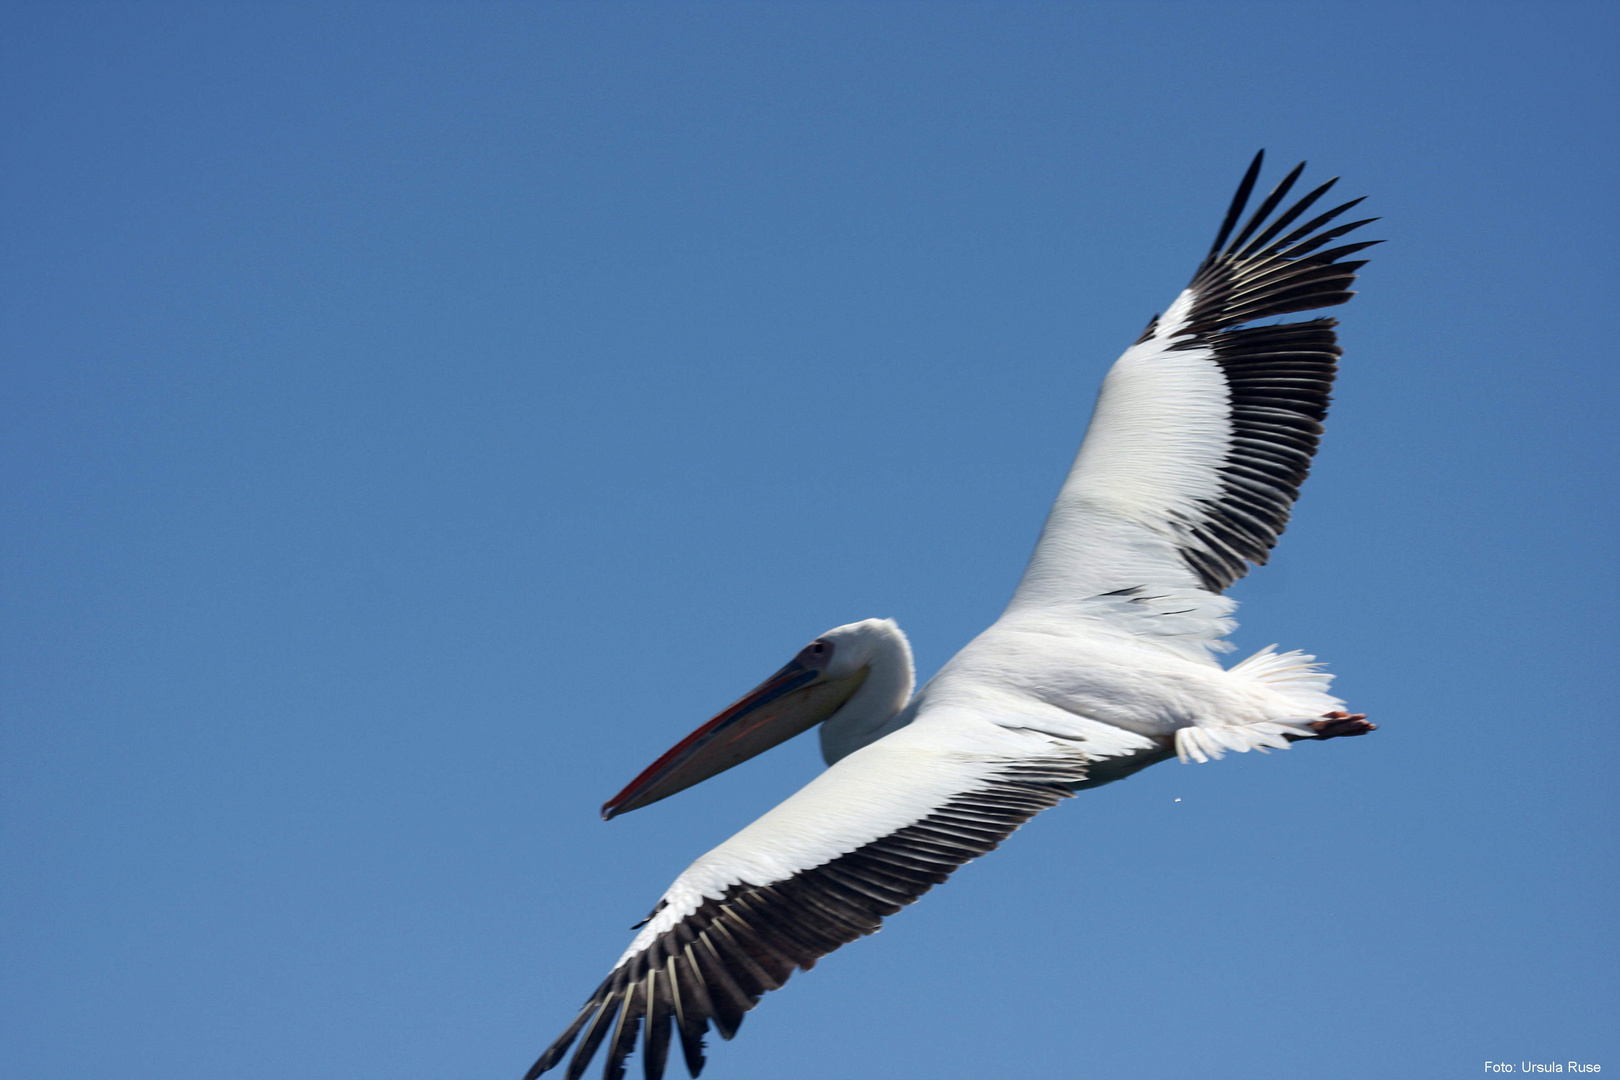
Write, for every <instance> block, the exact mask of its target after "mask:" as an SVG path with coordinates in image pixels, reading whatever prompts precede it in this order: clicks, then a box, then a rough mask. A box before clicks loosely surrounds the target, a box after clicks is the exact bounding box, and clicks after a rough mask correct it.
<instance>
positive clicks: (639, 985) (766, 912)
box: [525, 729, 1086, 1080]
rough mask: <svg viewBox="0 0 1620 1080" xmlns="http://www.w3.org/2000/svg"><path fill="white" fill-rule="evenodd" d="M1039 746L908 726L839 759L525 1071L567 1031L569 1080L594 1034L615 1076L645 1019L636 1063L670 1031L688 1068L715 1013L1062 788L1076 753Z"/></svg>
mask: <svg viewBox="0 0 1620 1080" xmlns="http://www.w3.org/2000/svg"><path fill="white" fill-rule="evenodd" d="M992 730H995V729H992ZM1004 737H1006V736H1005V735H1004ZM1047 755H1048V756H1043V757H1035V758H1030V759H1019V758H1007V759H1002V760H994V759H991V760H983V759H981V760H972V759H971V758H970V756H969V755H966V754H946V753H942V752H940V751H939V750H938V749H937V748H934V747H933V746H932V745H931V744H930V743H929V742H927V740H926V739H925V738H918V737H914V732H912V731H911V730H910V729H908V730H906V731H902V732H900V733H897V734H896V735H892V736H890V737H889V738H887V739H883V740H880V741H879V742H877V743H874V744H872V745H871V746H868V747H865V748H864V749H861V750H858V751H856V752H855V753H853V754H851V755H850V756H849V757H847V758H844V759H843V760H842V761H840V762H839V763H838V764H836V765H834V766H833V767H832V768H830V769H828V770H827V771H826V772H825V773H822V774H821V775H820V776H819V777H817V778H816V779H815V780H814V781H812V782H811V783H810V784H809V786H807V787H805V788H804V789H803V790H802V791H800V792H799V793H798V794H796V795H794V796H792V797H791V798H789V799H788V800H787V801H786V802H784V803H782V804H781V805H780V806H778V807H777V808H776V809H774V810H772V811H771V812H770V813H768V814H766V815H765V816H764V817H762V818H760V819H759V820H758V821H756V822H754V823H753V824H752V825H750V826H748V828H746V829H744V830H743V831H742V832H740V833H738V834H737V835H736V836H734V837H732V838H731V839H730V840H728V841H726V842H725V843H724V844H722V845H721V846H720V847H718V848H716V849H715V850H713V851H711V852H709V854H707V855H705V856H703V858H701V859H699V860H698V861H697V862H695V863H693V864H692V866H691V867H690V868H688V869H687V870H686V872H685V873H683V874H682V875H681V876H680V877H679V878H678V879H676V881H675V883H674V884H673V885H672V886H670V888H669V891H668V892H666V893H665V894H664V897H663V899H662V900H660V901H659V904H658V907H657V908H655V909H654V911H653V913H652V914H651V915H650V916H649V917H648V919H647V921H646V923H645V924H644V926H643V929H642V930H641V933H640V934H639V935H637V937H636V939H635V940H634V941H633V942H632V943H631V945H630V948H629V950H628V951H627V952H626V953H625V954H624V956H622V957H621V958H620V959H619V962H618V964H617V965H615V966H614V968H613V971H612V972H611V973H610V974H609V975H608V977H607V979H606V980H605V981H604V982H603V983H602V985H601V986H599V987H597V989H596V992H595V993H594V994H592V995H591V997H590V999H589V1000H588V1001H586V1003H585V1007H584V1009H583V1010H581V1012H580V1014H579V1016H578V1017H577V1018H576V1019H575V1020H574V1022H573V1024H572V1025H571V1026H570V1027H569V1028H568V1030H567V1031H565V1032H564V1033H563V1035H562V1037H561V1038H559V1039H558V1040H557V1041H556V1042H555V1043H553V1044H552V1046H551V1047H550V1048H549V1049H548V1050H547V1051H546V1052H545V1053H544V1054H542V1055H541V1056H540V1059H539V1060H538V1061H536V1062H535V1063H534V1066H533V1068H531V1069H530V1070H529V1072H528V1074H527V1076H526V1077H525V1080H534V1078H535V1077H538V1076H539V1075H540V1074H541V1073H543V1072H546V1071H547V1070H549V1069H552V1068H555V1067H556V1066H557V1065H559V1064H561V1063H562V1061H563V1059H564V1058H565V1057H566V1056H567V1054H568V1050H569V1047H570V1046H571V1045H573V1043H574V1041H575V1040H576V1039H577V1040H578V1041H579V1047H578V1049H577V1050H575V1052H574V1056H573V1059H572V1061H570V1063H569V1067H568V1071H567V1073H566V1076H567V1077H568V1080H578V1078H579V1077H580V1076H582V1075H583V1074H584V1072H585V1070H586V1069H587V1068H588V1067H589V1065H590V1062H591V1058H592V1057H593V1056H595V1054H596V1052H597V1050H598V1049H600V1048H601V1047H602V1046H603V1045H604V1044H605V1045H606V1047H607V1061H606V1064H605V1068H604V1070H603V1076H605V1077H608V1078H618V1077H623V1076H624V1074H625V1060H626V1058H628V1057H629V1056H630V1054H631V1053H632V1052H633V1051H634V1050H635V1046H636V1039H637V1035H638V1032H640V1031H642V1030H643V1029H645V1035H644V1038H643V1047H642V1050H643V1055H642V1063H643V1069H644V1072H645V1075H646V1076H647V1077H648V1078H649V1080H658V1078H659V1077H662V1076H663V1074H664V1066H665V1063H666V1061H667V1059H668V1057H669V1049H670V1042H671V1034H672V1031H671V1029H672V1028H673V1032H674V1034H677V1035H678V1036H679V1038H680V1042H681V1050H682V1052H683V1054H684V1056H685V1058H686V1066H687V1069H688V1071H689V1072H690V1073H691V1074H692V1075H693V1076H697V1075H698V1072H699V1070H701V1069H702V1067H703V1036H704V1032H705V1031H706V1030H707V1029H708V1027H709V1026H710V1025H711V1024H712V1025H713V1026H714V1028H715V1030H716V1031H718V1032H719V1033H720V1035H721V1037H722V1038H726V1039H729V1038H731V1037H732V1036H733V1035H734V1034H736V1031H737V1027H738V1025H740V1024H741V1023H742V1019H743V1014H744V1013H745V1012H747V1011H748V1010H749V1009H752V1008H753V1007H754V1006H755V1005H757V1004H758V1003H759V999H760V996H761V995H762V994H764V993H765V992H766V991H768V990H775V989H777V988H778V987H780V986H781V985H782V984H783V983H784V982H786V981H787V978H788V976H789V975H791V974H792V973H793V971H794V970H795V969H797V968H805V969H808V968H811V967H813V966H814V965H815V962H816V961H817V960H818V959H819V958H820V957H822V956H825V955H826V954H827V953H830V952H832V951H833V950H834V949H836V948H838V947H839V946H841V945H844V944H847V943H848V942H851V941H854V940H855V939H856V938H859V937H863V936H864V935H866V934H870V933H872V932H873V931H875V930H877V929H878V927H879V925H880V923H881V922H882V920H883V918H884V917H885V916H888V915H893V914H894V913H895V912H897V911H899V910H900V908H901V907H902V906H903V905H905V904H910V903H912V902H913V901H914V900H916V899H917V898H918V897H920V896H921V895H922V894H923V893H925V892H927V891H928V890H929V889H931V888H932V887H933V886H935V885H937V884H939V883H940V882H942V881H944V880H945V878H946V877H947V876H948V875H949V874H950V873H951V872H952V871H953V870H955V869H956V868H957V867H959V866H961V865H962V864H963V863H965V862H968V861H969V860H971V859H975V858H977V857H979V856H980V855H983V854H984V853H985V852H987V851H990V850H991V849H992V848H994V847H996V846H997V844H999V843H1000V842H1001V841H1002V840H1005V839H1006V838H1007V837H1008V836H1009V835H1010V834H1011V833H1012V832H1013V830H1015V829H1017V828H1018V826H1020V825H1022V824H1023V823H1024V822H1025V821H1028V820H1029V819H1030V818H1031V817H1033V816H1035V814H1037V813H1039V812H1040V811H1042V810H1044V809H1046V808H1047V807H1049V806H1054V805H1056V804H1057V803H1058V802H1059V801H1060V800H1062V799H1064V798H1067V797H1068V796H1069V795H1070V794H1071V788H1070V785H1073V784H1076V783H1079V782H1081V781H1082V780H1083V779H1084V777H1085V763H1086V759H1085V757H1084V755H1082V754H1081V753H1079V752H1078V751H1075V750H1063V749H1059V748H1056V747H1052V746H1051V745H1050V744H1049V745H1048V750H1047Z"/></svg>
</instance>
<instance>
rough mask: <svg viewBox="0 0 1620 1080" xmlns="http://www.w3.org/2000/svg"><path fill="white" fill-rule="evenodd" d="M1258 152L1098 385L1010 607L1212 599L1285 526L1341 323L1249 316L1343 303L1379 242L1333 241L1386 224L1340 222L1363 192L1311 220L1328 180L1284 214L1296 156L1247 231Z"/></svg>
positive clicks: (1311, 444)
mask: <svg viewBox="0 0 1620 1080" xmlns="http://www.w3.org/2000/svg"><path fill="white" fill-rule="evenodd" d="M1262 156H1263V155H1256V157H1255V159H1254V164H1253V165H1251V166H1250V167H1249V171H1248V173H1247V175H1245V176H1244V178H1243V182H1242V184H1240V185H1239V187H1238V191H1237V195H1236V196H1235V197H1234V198H1233V200H1232V205H1231V208H1230V209H1229V210H1228V211H1227V215H1226V220H1225V221H1224V222H1223V223H1222V224H1221V229H1220V232H1219V234H1218V235H1217V236H1216V238H1215V244H1214V246H1213V247H1212V248H1211V249H1210V253H1209V256H1208V257H1207V258H1206V259H1205V260H1204V262H1203V265H1201V266H1200V267H1199V268H1198V272H1197V273H1196V274H1195V275H1194V276H1193V280H1192V284H1190V285H1189V286H1188V287H1187V288H1186V290H1185V291H1183V292H1182V294H1181V295H1180V296H1178V297H1176V300H1175V302H1174V303H1173V304H1171V305H1170V308H1169V310H1168V311H1166V312H1165V313H1164V315H1163V316H1161V317H1155V318H1154V320H1153V321H1152V322H1151V323H1149V324H1148V328H1147V330H1146V331H1145V332H1144V333H1143V335H1142V337H1141V338H1140V339H1139V340H1138V341H1137V343H1136V344H1135V345H1133V346H1131V348H1129V349H1127V350H1126V351H1125V354H1124V355H1123V356H1121V357H1120V358H1119V360H1118V361H1116V362H1115V364H1114V366H1113V368H1112V369H1111V370H1110V371H1109V373H1108V377H1107V378H1106V379H1105V380H1104V381H1103V386H1102V391H1101V393H1100V394H1099V395H1098V398H1097V406H1096V410H1095V411H1094V412H1093V413H1092V417H1091V425H1090V427H1089V429H1088V430H1087V432H1086V438H1085V442H1084V443H1083V444H1082V445H1081V447H1080V453H1079V456H1078V457H1076V458H1075V462H1074V467H1073V469H1071V470H1070V472H1069V477H1068V480H1067V481H1066V482H1065V483H1064V485H1063V489H1062V491H1061V492H1060V494H1059V495H1058V498H1057V502H1056V504H1055V505H1054V506H1053V507H1052V512H1051V515H1050V517H1048V519H1047V522H1046V527H1045V529H1044V530H1043V531H1042V533H1041V538H1040V541H1039V543H1038V544H1037V545H1036V549H1035V554H1034V556H1033V557H1032V558H1031V560H1030V564H1029V569H1028V570H1027V571H1026V572H1025V574H1024V579H1023V581H1022V582H1021V583H1020V584H1019V587H1018V592H1017V593H1016V594H1015V596H1014V597H1013V602H1012V605H1011V607H1010V608H1009V610H1016V609H1020V608H1030V607H1039V606H1049V605H1053V604H1067V603H1070V602H1074V601H1079V600H1084V599H1085V598H1087V597H1094V596H1098V595H1100V594H1104V593H1111V592H1114V591H1116V590H1120V589H1130V588H1134V587H1139V586H1152V587H1155V588H1164V587H1173V588H1177V589H1188V588H1191V589H1196V590H1207V591H1209V592H1212V593H1219V592H1221V591H1222V590H1224V589H1225V588H1226V587H1227V586H1228V585H1230V584H1232V582H1234V581H1236V580H1237V579H1238V578H1240V577H1242V576H1243V575H1244V574H1245V573H1247V572H1248V565H1247V564H1248V563H1264V562H1265V561H1266V557H1267V554H1268V552H1270V550H1271V548H1272V546H1273V545H1274V544H1276V542H1277V537H1278V535H1279V534H1280V533H1281V532H1282V531H1283V528H1284V527H1285V526H1286V525H1287V523H1288V515H1289V511H1290V508H1291V507H1292V506H1293V502H1294V499H1295V497H1296V496H1297V495H1298V494H1299V485H1300V483H1301V482H1303V481H1304V479H1305V475H1306V473H1307V472H1308V471H1309V469H1310V463H1311V456H1312V455H1313V454H1314V453H1315V452H1316V444H1317V437H1318V436H1319V435H1320V434H1321V431H1322V419H1323V417H1325V416H1326V415H1327V405H1328V391H1329V390H1330V389H1331V388H1332V385H1333V375H1334V372H1335V371H1336V369H1337V360H1338V357H1339V355H1340V350H1339V347H1338V345H1337V344H1336V341H1335V337H1334V333H1333V327H1334V325H1335V323H1334V321H1333V320H1332V319H1313V320H1310V321H1308V322H1297V323H1284V324H1280V325H1270V326H1253V327H1244V326H1242V324H1244V323H1247V322H1252V321H1253V320H1256V319H1263V318H1268V317H1270V316H1274V315H1283V314H1287V313H1288V312H1293V311H1309V310H1312V309H1315V308H1323V307H1331V306H1333V305H1335V304H1342V303H1344V302H1345V301H1346V300H1348V299H1350V297H1351V295H1352V293H1351V292H1350V284H1351V283H1352V282H1353V281H1354V280H1355V272H1356V270H1357V269H1359V268H1360V267H1361V266H1363V265H1364V261H1357V260H1351V261H1345V260H1346V257H1347V256H1349V255H1352V254H1354V253H1355V252H1358V251H1361V250H1362V249H1363V248H1367V247H1371V246H1372V244H1373V243H1377V242H1378V241H1371V242H1366V243H1355V244H1346V245H1343V246H1339V247H1331V248H1329V247H1327V245H1328V244H1330V243H1331V242H1332V241H1334V240H1336V239H1338V238H1339V237H1341V236H1344V235H1345V234H1346V233H1349V232H1351V231H1352V230H1354V229H1358V228H1360V227H1361V226H1363V225H1365V224H1367V223H1368V222H1369V221H1374V220H1377V219H1375V218H1367V219H1365V220H1362V221H1352V222H1349V223H1348V224H1338V225H1334V224H1331V223H1332V222H1334V221H1335V220H1336V219H1337V218H1339V217H1340V216H1341V215H1342V214H1344V213H1345V212H1346V211H1347V210H1349V209H1350V208H1351V207H1353V206H1355V205H1356V204H1357V203H1359V202H1361V200H1360V199H1354V200H1352V201H1350V202H1347V203H1344V204H1342V205H1340V206H1336V207H1334V208H1332V209H1331V210H1328V211H1326V212H1325V213H1321V214H1318V215H1316V216H1314V217H1309V218H1307V212H1308V211H1309V210H1310V209H1311V208H1312V207H1313V206H1314V205H1315V204H1316V202H1317V201H1318V200H1319V199H1321V197H1322V196H1323V195H1324V194H1326V193H1327V191H1328V189H1329V188H1331V187H1332V186H1333V184H1334V182H1335V181H1333V180H1329V181H1328V182H1327V183H1325V184H1323V185H1322V186H1321V187H1318V188H1317V189H1315V190H1314V191H1312V192H1310V193H1309V194H1307V195H1305V196H1304V197H1303V198H1301V199H1300V200H1299V201H1297V202H1295V203H1294V204H1293V205H1292V206H1290V207H1288V208H1287V209H1286V210H1283V211H1282V212H1281V213H1277V210H1278V208H1279V207H1280V206H1282V204H1283V200H1284V199H1285V198H1286V197H1287V195H1288V192H1289V191H1290V190H1291V189H1292V188H1293V186H1294V182H1295V181H1296V180H1297V179H1298V178H1299V174H1300V172H1301V171H1302V170H1303V169H1304V168H1305V166H1304V163H1303V162H1302V163H1301V164H1300V165H1299V166H1298V167H1296V168H1295V169H1294V170H1293V171H1292V172H1290V173H1289V174H1288V175H1287V176H1286V177H1284V178H1283V180H1282V183H1280V184H1278V185H1277V188H1276V189H1275V190H1274V191H1272V193H1271V194H1270V195H1268V196H1267V197H1266V199H1265V201H1264V202H1262V203H1261V204H1260V206H1259V208H1258V209H1256V210H1255V212H1254V213H1253V214H1252V215H1251V216H1250V217H1249V219H1248V221H1247V222H1245V223H1243V224H1242V226H1241V228H1240V227H1239V222H1240V220H1241V219H1242V217H1243V211H1244V208H1245V206H1246V205H1247V203H1248V200H1249V195H1250V194H1251V192H1252V191H1253V189H1254V182H1255V179H1256V178H1257V177H1258V176H1259V174H1260V162H1261V158H1262ZM1273 214H1276V216H1275V217H1273V216H1272V215H1273ZM1301 219H1306V220H1304V221H1303V222H1302V221H1301ZM1234 234H1235V235H1234Z"/></svg>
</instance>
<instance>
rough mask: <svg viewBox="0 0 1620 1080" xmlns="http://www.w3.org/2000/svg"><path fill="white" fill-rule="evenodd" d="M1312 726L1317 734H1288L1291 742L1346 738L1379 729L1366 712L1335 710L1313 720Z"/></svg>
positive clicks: (1287, 736)
mask: <svg viewBox="0 0 1620 1080" xmlns="http://www.w3.org/2000/svg"><path fill="white" fill-rule="evenodd" d="M1311 727H1312V728H1314V729H1315V730H1316V734H1315V735H1286V736H1284V738H1286V739H1287V740H1288V741H1289V742H1299V741H1300V740H1302V739H1345V738H1349V737H1350V736H1352V735H1365V734H1367V732H1369V731H1377V730H1378V725H1377V724H1370V723H1368V722H1367V714H1366V713H1359V712H1358V713H1347V712H1339V711H1338V710H1334V711H1333V712H1330V713H1324V714H1323V716H1322V719H1320V720H1313V721H1311Z"/></svg>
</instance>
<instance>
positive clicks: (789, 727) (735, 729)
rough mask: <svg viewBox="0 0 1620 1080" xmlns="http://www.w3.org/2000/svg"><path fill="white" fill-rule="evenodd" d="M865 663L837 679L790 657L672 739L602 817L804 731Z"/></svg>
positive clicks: (853, 685)
mask: <svg viewBox="0 0 1620 1080" xmlns="http://www.w3.org/2000/svg"><path fill="white" fill-rule="evenodd" d="M868 671H869V669H868V668H865V667H863V668H861V669H860V670H859V671H857V672H855V674H853V675H850V676H846V677H845V678H842V679H832V678H828V676H827V674H826V672H824V671H821V670H818V669H817V668H814V667H810V666H808V665H806V664H803V663H801V662H800V661H799V660H794V661H792V662H791V663H789V664H788V665H787V666H786V667H784V668H783V669H782V670H780V671H778V672H777V673H776V674H775V675H772V676H771V677H770V678H768V679H766V680H765V681H764V682H762V683H760V684H759V685H758V686H757V687H755V688H754V689H753V690H752V691H750V692H749V693H748V694H747V696H745V697H744V698H742V700H740V701H738V702H736V703H735V704H733V705H732V706H731V707H730V708H728V709H727V710H726V711H725V712H723V713H721V714H720V715H719V716H716V717H715V718H714V719H713V720H710V721H709V722H708V723H707V724H704V725H703V726H702V727H700V728H698V729H697V730H696V731H694V732H692V734H690V735H688V736H687V737H686V738H684V739H682V740H681V741H680V742H678V743H676V744H675V746H674V748H673V749H671V750H670V751H669V752H668V753H667V754H665V755H664V756H663V757H661V758H659V759H658V760H657V761H655V762H653V763H652V765H651V766H649V767H648V768H647V770H646V771H645V772H643V773H642V774H641V775H640V776H638V777H636V778H635V779H634V780H632V781H630V783H629V786H627V787H626V788H625V789H624V790H623V791H621V792H619V793H618V794H617V795H615V796H613V798H611V799H609V800H608V801H607V802H606V803H604V804H603V806H602V820H604V821H606V820H608V819H609V818H613V817H617V816H618V815H619V814H623V813H626V812H628V811H631V810H639V809H640V808H641V807H643V806H646V805H647V804H648V803H655V802H657V801H658V800H659V799H667V798H668V797H669V796H671V795H673V794H675V793H676V792H677V791H681V790H683V789H685V788H689V787H691V786H692V785H693V784H696V783H700V782H702V781H704V780H707V779H708V778H709V777H711V776H714V775H716V774H717V773H723V772H725V771H726V770H727V769H729V768H731V767H732V766H733V765H738V764H741V763H742V762H744V761H747V760H748V759H749V758H751V757H753V756H754V755H756V754H762V753H764V752H765V751H767V750H769V749H770V748H771V747H773V746H775V745H776V744H778V743H782V742H786V741H787V740H789V739H791V738H793V736H795V735H797V734H799V733H800V732H803V731H808V730H810V729H811V728H813V727H815V726H816V725H817V724H819V723H821V722H822V721H823V720H825V719H827V718H828V717H829V716H831V715H832V714H833V713H835V712H837V711H838V710H839V709H840V708H842V707H843V704H844V702H846V701H848V700H849V699H850V697H851V696H852V695H853V694H854V693H855V691H856V690H859V689H860V687H861V683H863V682H865V681H866V676H867V673H868Z"/></svg>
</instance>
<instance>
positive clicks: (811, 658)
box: [794, 638, 833, 669]
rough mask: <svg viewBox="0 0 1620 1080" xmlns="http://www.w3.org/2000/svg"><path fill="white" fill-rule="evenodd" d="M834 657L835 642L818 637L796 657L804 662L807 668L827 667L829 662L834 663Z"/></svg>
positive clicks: (800, 661)
mask: <svg viewBox="0 0 1620 1080" xmlns="http://www.w3.org/2000/svg"><path fill="white" fill-rule="evenodd" d="M832 658H833V643H832V642H830V641H823V640H822V639H820V638H817V639H816V640H815V641H812V642H811V643H810V644H808V645H806V646H805V647H804V648H802V649H800V650H799V655H798V656H796V657H795V658H794V659H796V660H798V662H799V663H801V664H803V665H804V666H805V667H807V668H822V669H825V668H826V666H827V665H828V664H830V663H832Z"/></svg>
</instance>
